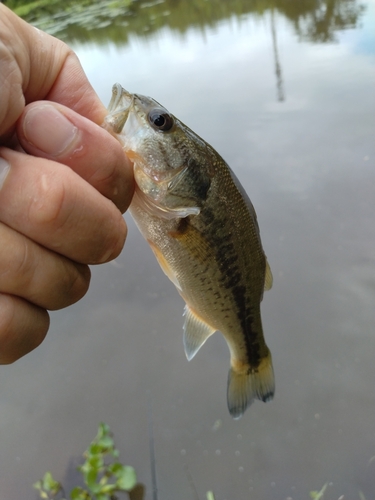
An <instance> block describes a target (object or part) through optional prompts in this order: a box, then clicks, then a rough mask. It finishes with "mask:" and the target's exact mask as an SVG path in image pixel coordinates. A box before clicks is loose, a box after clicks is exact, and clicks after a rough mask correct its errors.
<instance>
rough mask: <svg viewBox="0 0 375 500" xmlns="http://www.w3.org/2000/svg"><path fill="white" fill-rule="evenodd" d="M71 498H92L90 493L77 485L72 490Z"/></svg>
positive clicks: (76, 499)
mask: <svg viewBox="0 0 375 500" xmlns="http://www.w3.org/2000/svg"><path fill="white" fill-rule="evenodd" d="M70 498H71V500H90V495H89V494H88V493H87V491H86V490H84V489H83V488H81V487H80V486H76V487H75V488H74V489H73V490H72V491H71V492H70Z"/></svg>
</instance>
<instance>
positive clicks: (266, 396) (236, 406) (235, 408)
mask: <svg viewBox="0 0 375 500" xmlns="http://www.w3.org/2000/svg"><path fill="white" fill-rule="evenodd" d="M274 392H275V377H274V374H273V367H272V359H271V354H270V353H269V354H268V356H267V357H265V358H263V360H262V361H261V362H260V364H259V366H258V367H257V368H256V370H255V369H252V368H251V367H250V366H248V367H247V368H246V369H243V370H241V371H235V370H234V369H233V368H231V369H230V370H229V374H228V393H227V399H228V409H229V413H230V414H231V415H232V417H233V418H235V419H238V418H240V417H242V415H243V414H244V412H245V410H246V408H247V407H248V406H250V405H251V403H252V402H253V401H254V399H260V400H261V401H264V402H267V401H270V400H271V399H272V398H273V395H274Z"/></svg>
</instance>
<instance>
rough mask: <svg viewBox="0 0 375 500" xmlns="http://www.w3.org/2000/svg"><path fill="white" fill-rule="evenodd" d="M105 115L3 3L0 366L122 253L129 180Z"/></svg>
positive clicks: (70, 60)
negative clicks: (99, 267) (96, 268)
mask: <svg viewBox="0 0 375 500" xmlns="http://www.w3.org/2000/svg"><path fill="white" fill-rule="evenodd" d="M105 115H106V109H105V107H104V106H103V105H102V103H101V102H100V100H99V99H98V97H97V95H96V94H95V92H94V90H93V89H92V87H91V85H90V84H89V82H88V80H87V78H86V76H85V74H84V72H83V70H82V68H81V66H80V63H79V61H78V59H77V57H76V56H75V54H74V53H73V52H72V51H71V50H70V49H69V47H68V46H67V45H65V44H64V43H63V42H61V41H59V40H57V39H55V38H53V37H51V36H49V35H47V34H46V33H43V32H41V31H39V30H37V29H36V28H33V27H32V26H30V25H28V24H27V23H25V22H24V21H22V20H21V19H19V18H18V17H17V16H16V15H15V14H14V13H12V12H11V11H10V10H9V9H7V8H6V7H5V6H4V5H3V4H1V3H0V363H3V364H5V363H11V362H13V361H15V360H16V359H18V358H20V357H21V356H23V355H24V354H26V353H28V352H29V351H31V350H32V349H34V348H35V347H37V346H38V345H39V344H40V342H41V341H42V340H43V339H44V337H45V335H46V333H47V330H48V328H49V315H48V312H47V310H55V309H61V308H64V307H67V306H69V305H70V304H73V303H74V302H76V301H77V300H79V299H80V298H81V297H82V296H83V295H84V294H85V293H86V291H87V289H88V286H89V282H90V270H89V267H88V264H99V263H103V262H107V261H110V260H111V259H114V258H115V257H117V255H118V254H119V253H120V251H121V249H122V247H123V244H124V241H125V237H126V225H125V222H124V220H123V218H122V216H121V212H124V211H125V210H126V209H127V207H128V205H129V203H130V201H131V197H132V193H133V176H132V169H131V168H130V164H129V162H128V160H127V158H126V157H125V155H124V153H123V151H122V148H121V146H120V144H119V143H118V141H117V140H116V139H115V138H114V137H112V136H111V135H110V134H109V133H108V132H106V131H105V130H104V129H102V128H101V127H100V126H99V124H101V123H102V122H103V119H104V117H105Z"/></svg>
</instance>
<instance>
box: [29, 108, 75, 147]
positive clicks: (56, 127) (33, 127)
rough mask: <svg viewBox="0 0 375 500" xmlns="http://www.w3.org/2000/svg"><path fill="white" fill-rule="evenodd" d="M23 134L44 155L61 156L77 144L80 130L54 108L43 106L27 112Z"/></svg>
mask: <svg viewBox="0 0 375 500" xmlns="http://www.w3.org/2000/svg"><path fill="white" fill-rule="evenodd" d="M23 133H24V135H25V138H26V140H27V141H28V142H29V143H30V144H32V145H33V146H35V147H37V148H38V149H40V150H41V151H43V152H44V153H47V154H48V155H52V156H60V155H62V154H63V153H67V152H68V150H69V149H70V148H71V147H72V146H73V145H75V144H76V142H77V137H78V133H79V130H78V128H77V127H75V126H74V125H73V124H72V123H71V122H70V121H69V120H68V119H67V118H66V117H65V116H64V115H63V114H62V113H60V111H58V110H57V109H56V108H55V107H54V106H51V105H49V104H41V105H39V106H34V107H32V108H30V109H29V110H28V111H27V113H26V116H25V118H24V121H23Z"/></svg>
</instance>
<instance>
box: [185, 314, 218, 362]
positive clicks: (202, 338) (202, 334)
mask: <svg viewBox="0 0 375 500" xmlns="http://www.w3.org/2000/svg"><path fill="white" fill-rule="evenodd" d="M184 316H185V322H184V349H185V354H186V357H187V359H188V361H190V360H191V359H193V358H194V356H195V355H196V354H197V352H198V351H199V349H200V348H201V347H202V345H203V344H204V343H205V342H206V340H207V339H208V337H209V336H210V335H212V334H213V333H214V332H215V331H216V330H215V329H214V328H212V327H211V326H209V325H207V323H205V322H204V321H203V320H202V319H200V318H199V317H198V316H197V315H196V314H195V313H194V312H193V311H192V310H191V309H190V308H189V307H188V306H187V305H186V306H185V309H184Z"/></svg>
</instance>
